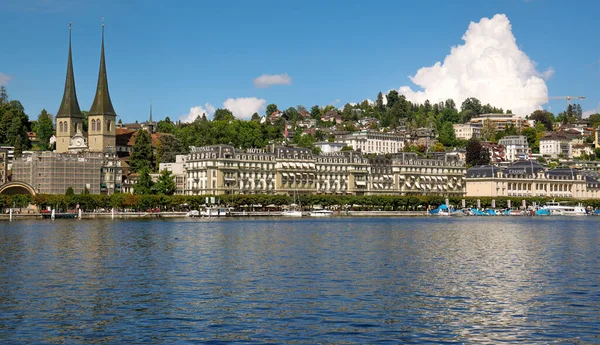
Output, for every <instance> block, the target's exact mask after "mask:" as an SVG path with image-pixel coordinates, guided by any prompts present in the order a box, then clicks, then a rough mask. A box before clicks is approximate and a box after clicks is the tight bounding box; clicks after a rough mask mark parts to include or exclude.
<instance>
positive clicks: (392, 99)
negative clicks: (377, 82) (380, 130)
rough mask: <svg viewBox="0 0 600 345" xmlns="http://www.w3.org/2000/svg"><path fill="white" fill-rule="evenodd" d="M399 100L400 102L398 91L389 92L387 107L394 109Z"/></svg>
mask: <svg viewBox="0 0 600 345" xmlns="http://www.w3.org/2000/svg"><path fill="white" fill-rule="evenodd" d="M399 100H400V95H399V94H398V91H396V90H392V91H390V92H388V94H387V107H388V108H392V107H393V106H394V104H396V103H398V101H399Z"/></svg>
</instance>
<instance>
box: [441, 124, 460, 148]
mask: <svg viewBox="0 0 600 345" xmlns="http://www.w3.org/2000/svg"><path fill="white" fill-rule="evenodd" d="M438 140H439V141H440V143H442V145H444V146H454V144H455V142H456V133H454V126H453V125H452V123H451V122H444V124H442V128H441V129H440V133H439V136H438Z"/></svg>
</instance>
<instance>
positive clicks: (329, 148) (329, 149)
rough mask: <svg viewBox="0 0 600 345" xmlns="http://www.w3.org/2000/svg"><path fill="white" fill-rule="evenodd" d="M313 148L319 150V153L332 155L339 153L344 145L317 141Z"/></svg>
mask: <svg viewBox="0 0 600 345" xmlns="http://www.w3.org/2000/svg"><path fill="white" fill-rule="evenodd" d="M315 146H316V147H318V148H320V149H321V153H334V152H340V151H342V149H343V148H344V146H346V144H344V143H336V142H333V143H330V142H327V141H319V142H317V143H315Z"/></svg>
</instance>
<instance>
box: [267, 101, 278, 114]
mask: <svg viewBox="0 0 600 345" xmlns="http://www.w3.org/2000/svg"><path fill="white" fill-rule="evenodd" d="M276 111H277V104H274V103H271V104H269V105H267V110H266V111H265V114H266V115H267V116H271V114H273V113H274V112H276Z"/></svg>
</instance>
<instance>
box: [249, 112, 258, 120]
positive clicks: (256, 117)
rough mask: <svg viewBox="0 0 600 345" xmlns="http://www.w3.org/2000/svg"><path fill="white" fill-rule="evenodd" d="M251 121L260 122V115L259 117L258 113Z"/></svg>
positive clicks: (253, 115)
mask: <svg viewBox="0 0 600 345" xmlns="http://www.w3.org/2000/svg"><path fill="white" fill-rule="evenodd" d="M250 121H254V122H260V115H258V113H254V114H252V118H251V119H250Z"/></svg>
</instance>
